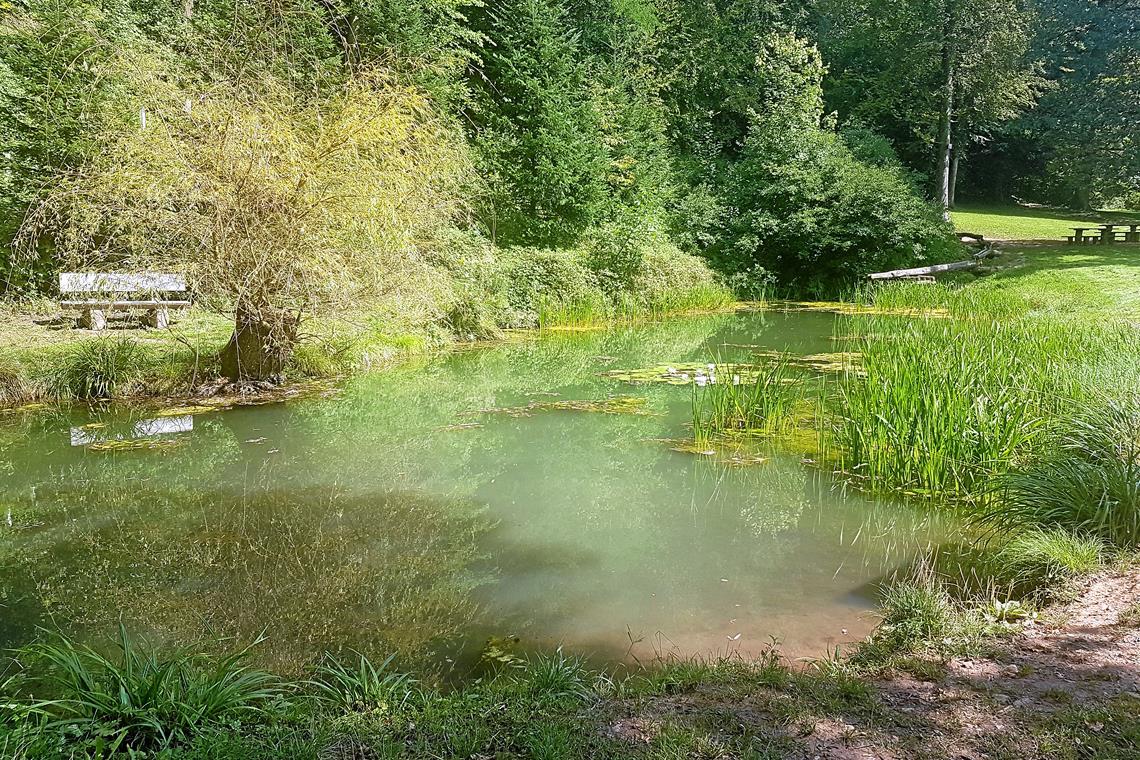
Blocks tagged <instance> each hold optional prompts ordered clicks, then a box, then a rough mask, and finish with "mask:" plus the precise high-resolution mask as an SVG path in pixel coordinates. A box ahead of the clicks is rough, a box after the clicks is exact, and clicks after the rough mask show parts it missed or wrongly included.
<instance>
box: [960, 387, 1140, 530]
mask: <svg viewBox="0 0 1140 760" xmlns="http://www.w3.org/2000/svg"><path fill="white" fill-rule="evenodd" d="M1051 443H1052V444H1053V445H1052V446H1050V447H1049V448H1048V449H1047V453H1046V454H1045V455H1044V456H1042V457H1040V458H1039V459H1037V460H1036V461H1035V462H1034V463H1033V465H1032V466H1030V467H1029V468H1027V469H1025V470H1022V471H1019V472H1014V473H1010V474H1008V475H1006V476H1005V477H1003V478H1002V480H1001V483H1000V489H999V498H998V499H997V500H996V502H995V507H994V508H992V509H990V510H989V511H987V513H986V514H985V515H984V517H983V520H984V521H985V522H987V523H989V524H992V525H996V526H999V527H1002V528H1015V527H1016V526H1018V525H1026V524H1027V525H1039V526H1046V527H1051V526H1056V527H1061V528H1064V529H1066V530H1069V531H1072V532H1075V533H1087V534H1091V535H1094V536H1099V537H1101V538H1103V539H1105V540H1106V541H1109V542H1111V543H1114V544H1117V545H1119V546H1135V545H1137V544H1140V394H1137V393H1133V394H1129V395H1127V396H1126V397H1125V398H1123V399H1109V400H1107V401H1104V402H1102V403H1094V404H1092V405H1089V406H1087V407H1086V408H1085V409H1083V410H1082V411H1080V412H1079V413H1077V414H1075V415H1072V416H1069V417H1067V418H1063V419H1061V420H1060V421H1059V422H1058V423H1057V425H1056V430H1055V431H1053V435H1052V438H1051Z"/></svg>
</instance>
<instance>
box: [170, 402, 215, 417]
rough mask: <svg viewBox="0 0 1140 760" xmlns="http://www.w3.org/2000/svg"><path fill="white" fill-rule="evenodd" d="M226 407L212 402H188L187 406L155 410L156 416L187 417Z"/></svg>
mask: <svg viewBox="0 0 1140 760" xmlns="http://www.w3.org/2000/svg"><path fill="white" fill-rule="evenodd" d="M224 408H225V407H218V406H215V405H210V404H188V405H186V406H171V407H167V408H166V409H159V410H158V411H157V412H153V414H154V416H155V417H186V416H189V415H194V414H205V413H207V412H216V411H219V409H224Z"/></svg>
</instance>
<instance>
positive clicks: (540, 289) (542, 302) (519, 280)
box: [500, 247, 604, 327]
mask: <svg viewBox="0 0 1140 760" xmlns="http://www.w3.org/2000/svg"><path fill="white" fill-rule="evenodd" d="M500 260H501V262H502V267H503V272H504V274H505V276H506V280H507V292H506V294H507V303H508V304H509V305H510V308H511V310H512V311H514V312H515V313H517V314H519V315H520V319H521V320H522V321H523V324H520V325H518V326H520V327H522V326H526V327H533V326H535V325H537V324H538V323H539V313H540V312H541V311H542V310H543V309H544V308H547V309H549V308H551V307H556V308H558V307H561V308H565V307H570V306H573V305H576V304H595V305H601V303H602V302H603V301H604V299H603V298H602V297H601V289H600V288H599V286H598V284H597V280H596V278H595V277H594V273H593V271H592V270H591V269H590V268H589V267H588V266H587V265H586V262H585V258H584V256H583V255H582V253H581V252H580V251H578V250H576V249H563V250H556V249H544V248H526V247H514V248H506V249H503V250H502V251H501V252H500Z"/></svg>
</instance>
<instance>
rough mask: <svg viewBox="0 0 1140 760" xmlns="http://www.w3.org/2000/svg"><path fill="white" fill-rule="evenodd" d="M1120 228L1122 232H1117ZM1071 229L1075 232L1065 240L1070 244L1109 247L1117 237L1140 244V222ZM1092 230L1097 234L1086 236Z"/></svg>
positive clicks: (1126, 241)
mask: <svg viewBox="0 0 1140 760" xmlns="http://www.w3.org/2000/svg"><path fill="white" fill-rule="evenodd" d="M1118 228H1120V232H1117V229H1118ZM1125 228H1127V229H1125ZM1069 229H1071V230H1072V231H1073V234H1072V235H1068V236H1066V238H1065V239H1066V240H1068V241H1069V242H1070V243H1078V244H1083V243H1101V244H1105V245H1108V244H1112V243H1115V242H1116V241H1117V235H1120V236H1121V238H1122V239H1123V240H1124V242H1125V243H1140V222H1113V223H1110V224H1109V223H1106V224H1101V225H1099V226H1096V227H1070V228H1069ZM1090 230H1092V231H1094V232H1095V233H1096V234H1090V235H1086V234H1085V233H1086V232H1088V231H1090Z"/></svg>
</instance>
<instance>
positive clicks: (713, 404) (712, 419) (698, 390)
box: [692, 360, 804, 444]
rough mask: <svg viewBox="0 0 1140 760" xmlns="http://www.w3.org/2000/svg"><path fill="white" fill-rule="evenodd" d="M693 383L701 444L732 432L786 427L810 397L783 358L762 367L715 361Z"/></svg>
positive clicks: (695, 423)
mask: <svg viewBox="0 0 1140 760" xmlns="http://www.w3.org/2000/svg"><path fill="white" fill-rule="evenodd" d="M692 387H693V396H692V415H693V437H694V439H695V440H696V442H697V443H699V444H703V443H707V442H708V441H709V440H710V439H711V438H713V437H714V436H716V435H718V434H723V433H728V432H747V433H776V432H780V431H782V430H786V429H787V428H788V427H790V426H791V425H792V423H793V422H794V420H795V416H794V412H795V410H796V407H797V405H798V404H799V402H800V401H801V400H802V399H803V397H804V386H803V383H802V382H800V381H799V380H798V378H796V377H795V376H794V375H793V371H792V369H791V367H790V365H789V364H788V362H786V361H779V360H778V361H774V362H772V363H770V364H766V365H764V366H761V367H759V368H757V367H754V366H748V367H746V368H745V367H740V366H737V365H734V364H731V363H726V362H717V363H713V364H710V365H709V371H708V374H703V373H702V374H700V375H698V376H697V378H696V381H695V382H694V383H693V386H692Z"/></svg>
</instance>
